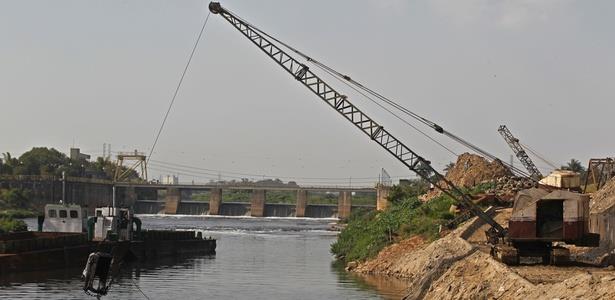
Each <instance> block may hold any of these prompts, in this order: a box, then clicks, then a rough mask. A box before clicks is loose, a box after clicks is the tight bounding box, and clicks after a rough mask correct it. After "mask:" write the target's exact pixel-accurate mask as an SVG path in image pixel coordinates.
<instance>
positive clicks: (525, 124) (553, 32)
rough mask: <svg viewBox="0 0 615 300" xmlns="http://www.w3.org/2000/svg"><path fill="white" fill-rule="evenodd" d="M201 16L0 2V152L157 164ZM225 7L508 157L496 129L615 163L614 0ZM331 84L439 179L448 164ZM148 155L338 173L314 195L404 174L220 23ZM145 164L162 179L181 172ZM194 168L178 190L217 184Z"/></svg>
mask: <svg viewBox="0 0 615 300" xmlns="http://www.w3.org/2000/svg"><path fill="white" fill-rule="evenodd" d="M207 4H208V2H202V1H152V0H147V1H145V0H143V1H60V0H58V1H28V0H19V1H17V0H15V1H7V0H2V1H0V151H2V152H6V151H9V152H11V153H13V154H17V155H18V154H21V153H22V152H24V151H26V150H28V149H30V148H31V147H33V146H51V147H55V148H57V149H59V150H61V151H64V152H68V149H69V148H70V147H71V145H73V143H74V145H75V146H77V147H80V148H82V150H83V151H84V152H86V153H91V154H93V155H100V153H101V152H102V145H103V143H111V144H112V148H113V150H114V151H130V150H133V149H139V150H141V151H145V152H149V150H150V147H151V144H152V142H153V139H154V137H155V134H156V131H157V129H158V127H159V125H160V122H161V120H162V117H163V115H164V112H165V111H166V108H167V105H168V103H169V101H170V98H171V96H172V94H173V91H174V89H175V86H176V84H177V81H178V79H179V76H180V75H181V71H182V70H183V68H184V64H185V62H186V60H187V58H188V55H189V53H190V50H191V48H192V45H193V43H194V40H195V38H196V35H197V33H198V31H199V29H200V26H201V24H202V22H203V20H204V18H205V16H206V15H207V13H208V10H207ZM222 5H223V6H225V7H227V8H229V9H230V10H232V11H234V12H235V13H237V14H238V15H239V16H241V17H243V18H245V19H247V20H248V21H250V22H252V23H254V24H256V25H257V26H259V27H260V28H262V29H264V30H265V31H267V32H269V33H271V34H273V35H275V36H277V37H278V38H280V39H281V40H283V41H286V42H288V43H290V44H292V45H294V46H295V47H297V48H299V49H301V50H303V51H304V52H306V53H308V54H310V55H311V56H313V57H315V58H317V59H319V60H320V61H322V62H324V63H326V64H328V65H330V66H332V67H334V68H336V69H338V70H340V71H342V72H343V73H346V74H349V75H350V76H351V77H353V78H354V79H356V80H358V81H360V82H362V83H364V84H365V85H367V86H369V87H371V88H372V89H375V90H378V91H380V92H381V93H383V94H385V95H387V96H388V97H390V98H393V99H396V100H397V101H398V102H399V103H401V104H403V105H404V106H406V107H408V108H410V109H411V110H413V111H415V112H417V113H419V114H422V115H424V116H425V117H427V118H430V119H431V120H434V121H436V122H437V123H439V124H441V125H443V126H444V127H445V128H447V129H449V130H450V131H452V132H454V133H457V134H458V135H460V136H462V137H464V138H466V139H468V140H470V141H472V142H473V143H475V144H477V145H480V146H481V147H483V148H485V149H487V150H489V151H491V152H492V153H494V154H496V155H498V156H500V157H502V158H503V159H505V160H508V159H509V157H510V153H511V152H510V150H509V149H508V147H507V146H506V144H505V142H504V140H503V139H502V138H501V137H500V136H499V134H498V133H497V131H496V130H497V127H498V126H499V125H500V124H506V125H508V126H509V128H510V129H511V130H512V132H513V134H515V135H516V136H517V137H518V138H520V139H521V141H522V142H523V143H525V144H527V145H530V146H531V147H532V148H533V149H535V150H538V151H539V152H541V153H542V154H544V155H545V156H547V157H548V158H549V159H550V160H551V161H554V162H556V163H558V164H562V163H564V162H565V161H567V160H569V159H570V158H572V157H574V158H577V159H580V160H581V161H582V162H583V164H586V163H587V160H588V159H589V158H590V157H603V156H614V155H615V153H614V152H615V151H614V150H615V139H614V138H613V133H612V132H613V129H614V125H613V113H614V112H615V102H614V101H613V100H614V99H613V95H614V94H615V84H614V78H615V58H614V57H613V53H615V32H614V30H613V28H615V19H614V18H612V11H613V10H614V9H615V2H613V1H606V0H604V1H600V0H594V1H573V0H542V1H541V0H514V1H513V0H501V1H494V0H467V1H465V0H433V1H418V0H416V1H401V0H389V1H382V0H346V1H342V0H340V1H326V0H313V1H301V2H299V1H230V0H229V1H223V2H222ZM330 83H331V85H333V86H334V87H337V88H338V89H339V90H340V91H342V92H345V93H347V94H348V95H349V96H350V99H351V101H353V102H354V103H355V104H356V105H357V106H359V107H360V108H362V109H363V111H365V112H366V113H367V114H368V115H370V116H372V117H373V118H374V119H376V120H377V121H378V122H379V123H380V124H382V125H384V126H385V127H386V128H387V129H389V130H390V131H391V132H392V133H393V134H394V135H396V136H397V137H398V138H399V139H401V140H402V141H404V142H405V143H406V144H407V145H408V146H410V147H411V148H413V149H414V150H415V151H417V152H418V153H420V154H422V155H423V156H424V157H426V158H428V159H430V160H432V162H433V164H434V166H436V168H438V169H441V168H442V167H443V166H444V165H445V164H446V163H448V162H450V161H454V159H455V158H454V157H453V156H452V155H450V154H449V153H447V152H446V151H444V150H443V149H441V148H439V147H438V146H436V145H434V144H433V143H432V142H429V141H428V140H426V139H425V138H424V137H423V136H421V135H419V134H417V133H416V132H415V131H414V130H413V129H411V128H409V127H407V126H405V125H403V124H401V123H400V122H399V121H397V120H396V119H394V118H393V117H392V116H390V115H389V114H387V113H386V112H384V111H382V110H380V109H379V108H377V107H376V106H375V105H373V104H371V103H369V102H368V101H366V100H365V99H362V98H359V97H357V96H356V95H355V94H354V93H351V92H349V91H348V89H347V88H345V86H343V85H341V84H339V83H338V82H337V81H334V80H330ZM423 129H425V130H428V129H426V128H423ZM438 139H439V140H441V141H442V142H444V143H445V144H447V145H449V146H451V147H452V148H453V149H455V151H457V152H459V153H461V152H463V151H464V149H463V148H461V147H460V146H459V145H456V144H453V143H452V142H451V141H449V140H446V139H444V138H442V137H438ZM152 159H154V160H158V161H164V162H172V163H177V164H184V165H189V166H193V167H200V168H206V169H212V170H221V172H222V173H223V177H225V176H224V174H226V173H227V172H239V173H250V174H264V175H266V176H291V177H310V178H311V177H318V178H320V177H327V178H339V179H327V180H324V179H295V180H297V181H299V182H303V183H312V184H336V183H337V184H348V181H349V179H346V178H348V177H353V178H355V179H353V180H352V181H353V185H363V184H368V182H370V181H373V180H372V179H358V178H374V177H377V176H378V174H379V172H380V168H385V169H387V170H388V172H389V173H390V174H391V175H394V176H405V175H408V174H410V173H409V171H408V170H406V169H405V168H404V167H403V166H402V165H401V164H400V163H398V162H397V161H396V160H395V159H394V158H393V157H392V156H390V155H389V154H388V153H386V152H385V151H383V150H382V149H381V148H380V147H379V146H378V145H377V144H375V143H373V142H371V141H370V140H369V139H368V138H367V137H366V136H364V135H363V134H362V133H360V132H359V131H358V130H357V129H356V128H354V127H353V126H352V125H351V124H350V123H348V122H347V121H345V120H344V119H343V118H341V117H340V116H339V115H338V114H337V113H336V112H334V111H333V110H331V109H330V108H329V107H328V106H326V105H324V104H323V103H321V102H320V100H319V99H318V98H317V97H316V96H314V95H312V94H311V93H310V92H309V91H308V90H307V89H305V88H304V87H302V86H301V85H300V84H299V83H297V82H296V81H295V80H294V79H292V78H291V77H290V76H288V74H286V73H285V72H284V71H283V70H282V69H280V68H279V67H278V66H277V65H276V64H275V63H274V62H273V61H271V60H270V59H269V58H268V57H266V56H265V55H264V54H263V53H261V52H260V50H258V49H257V48H256V47H254V46H253V45H252V44H251V43H250V42H249V41H248V40H247V39H246V38H244V37H243V36H242V35H241V34H240V33H239V32H237V31H236V30H235V29H234V28H233V27H231V25H230V24H228V23H226V21H224V20H223V19H222V18H221V17H220V16H216V15H212V16H211V18H210V20H209V23H208V25H207V27H206V32H205V36H204V38H203V40H202V41H201V44H200V46H199V48H198V50H197V53H196V55H195V58H194V60H193V63H192V65H191V66H190V69H189V71H188V74H187V75H186V79H185V81H184V85H183V88H182V89H181V91H180V93H179V96H178V98H177V100H176V103H175V106H174V107H173V110H172V112H171V115H170V117H169V120H168V122H167V125H166V127H165V130H164V132H163V134H162V136H161V139H160V141H159V144H158V146H157V148H156V150H155V152H154V156H153V158H152ZM537 163H538V164H539V166H540V167H546V165H544V164H541V163H540V162H539V161H537ZM150 167H151V171H152V172H151V173H153V175H154V176H153V177H158V175H159V174H162V173H164V174H166V173H188V172H186V171H180V170H178V169H175V170H167V171H161V170H160V169H164V168H162V167H161V166H160V165H158V166H154V165H153V164H152V165H151V166H150ZM191 172H193V176H188V175H185V174H183V175H181V174H180V180H182V181H190V180H193V179H194V180H196V181H206V180H208V179H209V178H215V177H216V176H210V175H206V174H194V172H201V171H195V170H194V169H193V170H192V171H191ZM203 173H205V172H203ZM208 173H216V172H208ZM195 175H198V176H195ZM236 176H239V175H236ZM150 177H152V176H150ZM282 179H284V180H288V179H293V178H288V177H286V178H282Z"/></svg>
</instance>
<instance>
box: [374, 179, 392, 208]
mask: <svg viewBox="0 0 615 300" xmlns="http://www.w3.org/2000/svg"><path fill="white" fill-rule="evenodd" d="M390 192H391V187H388V186H383V185H380V184H378V186H377V187H376V210H378V211H382V210H385V209H387V207H388V206H389V200H388V197H389V193H390Z"/></svg>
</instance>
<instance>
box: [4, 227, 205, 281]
mask: <svg viewBox="0 0 615 300" xmlns="http://www.w3.org/2000/svg"><path fill="white" fill-rule="evenodd" d="M94 251H105V252H112V251H113V252H114V253H116V255H117V257H119V258H120V259H122V260H124V261H145V260H149V259H156V258H161V257H169V256H176V255H192V254H203V255H213V254H215V253H216V240H215V239H212V238H203V237H202V235H201V233H200V232H196V231H162V230H146V231H142V232H140V233H139V235H138V236H137V237H135V238H133V240H130V241H90V240H89V239H88V236H87V234H86V233H70V232H67V233H64V232H33V231H28V232H19V233H9V234H4V235H0V277H1V276H3V275H5V274H9V273H14V272H24V271H39V270H49V269H56V268H65V267H77V266H83V265H84V264H85V263H86V261H87V259H88V255H89V254H90V253H91V252H94Z"/></svg>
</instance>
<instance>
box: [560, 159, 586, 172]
mask: <svg viewBox="0 0 615 300" xmlns="http://www.w3.org/2000/svg"><path fill="white" fill-rule="evenodd" d="M562 169H566V170H570V171H573V172H577V173H583V172H585V167H583V165H582V164H581V162H580V161H579V160H577V159H574V158H572V159H570V161H569V162H568V163H567V164H566V165H565V166H562Z"/></svg>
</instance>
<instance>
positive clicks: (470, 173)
mask: <svg viewBox="0 0 615 300" xmlns="http://www.w3.org/2000/svg"><path fill="white" fill-rule="evenodd" d="M445 177H446V179H448V180H450V181H451V182H452V183H453V184H455V185H456V186H458V187H473V186H475V185H477V184H480V183H482V182H487V181H498V180H499V179H500V178H504V177H509V178H510V177H513V174H512V173H511V172H510V170H509V169H508V168H507V167H506V166H504V164H502V162H500V161H492V162H489V161H487V160H486V159H485V158H483V157H482V156H479V155H476V154H470V153H463V154H461V155H459V156H458V157H457V162H456V163H455V165H454V166H453V167H452V168H451V169H449V170H448V171H447V172H446V175H445ZM500 181H501V180H500ZM440 194H441V191H440V190H432V191H430V192H428V193H427V194H425V195H422V196H421V197H419V198H420V199H421V200H422V201H429V200H431V199H433V198H435V197H437V196H440Z"/></svg>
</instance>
